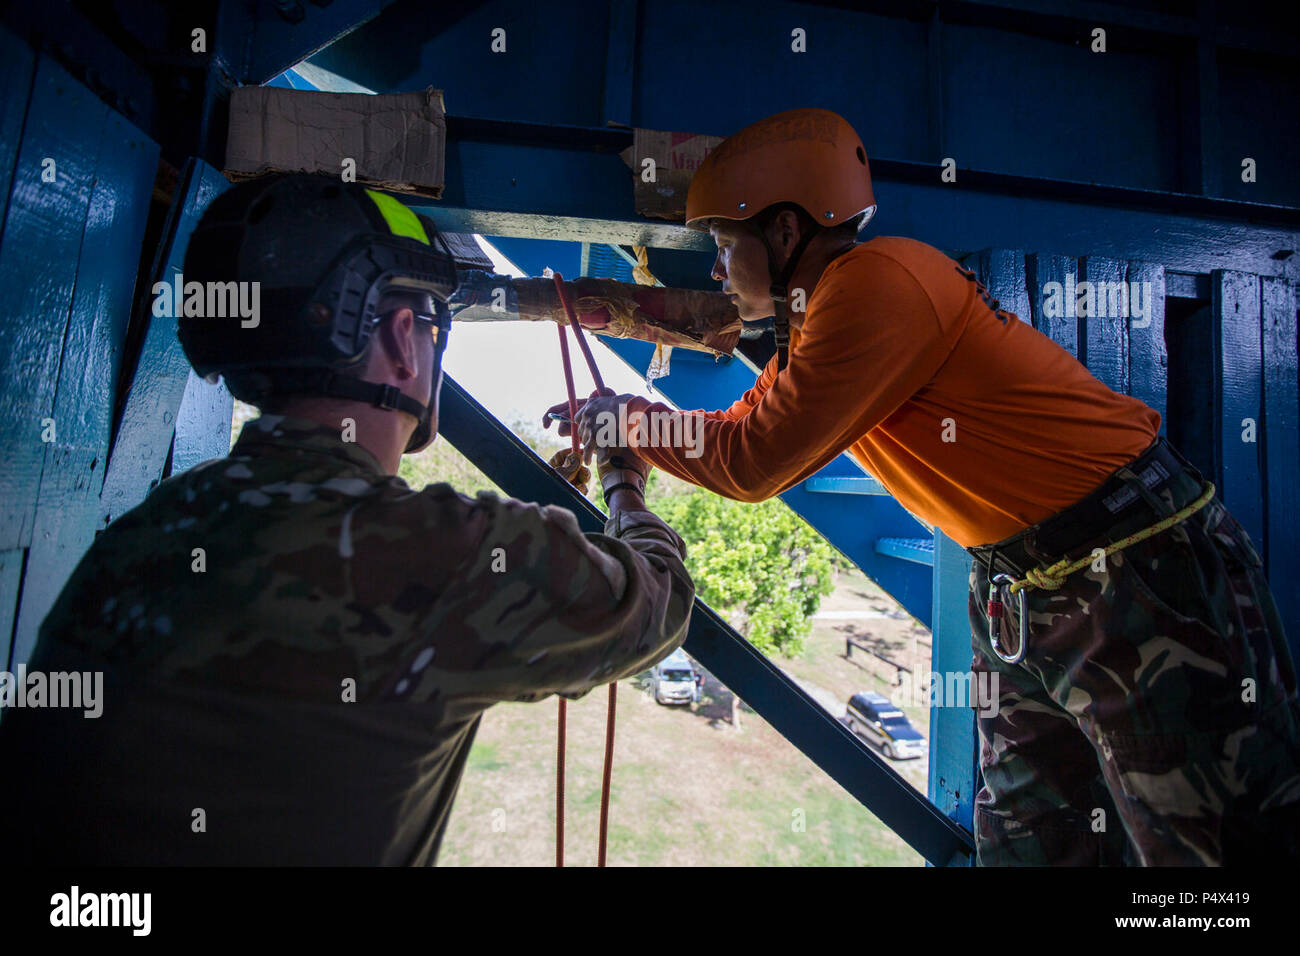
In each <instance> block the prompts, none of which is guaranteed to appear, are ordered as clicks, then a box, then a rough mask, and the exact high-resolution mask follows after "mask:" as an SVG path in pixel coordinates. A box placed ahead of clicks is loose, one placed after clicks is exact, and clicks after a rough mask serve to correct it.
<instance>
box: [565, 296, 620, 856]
mask: <svg viewBox="0 0 1300 956" xmlns="http://www.w3.org/2000/svg"><path fill="white" fill-rule="evenodd" d="M553 276H554V279H555V289H556V291H557V292H558V293H559V295H560V303H561V304H562V305H563V306H564V311H565V312H567V313H568V314H569V324H570V325H571V326H573V334H574V335H575V336H577V338H578V347H579V348H581V349H582V355H583V358H585V359H586V360H587V368H588V369H590V370H591V378H592V380H593V381H594V382H595V383H596V388H597V390H598V391H601V392H604V391H605V381H604V379H602V378H601V377H600V370H599V369H598V368H596V359H595V358H594V357H593V356H592V354H591V348H590V347H589V346H588V345H587V340H586V338H585V337H584V336H583V334H582V325H581V324H580V323H579V322H578V313H577V312H576V311H575V310H574V308H573V303H572V302H571V301H570V299H569V293H568V290H567V289H566V288H565V286H564V277H563V276H562V275H560V274H559V273H558V272H556V273H553ZM555 328H556V331H558V332H559V333H560V358H561V359H562V360H563V363H564V384H565V386H566V387H567V388H568V391H569V419H570V422H571V424H570V425H569V435H570V438H571V440H572V443H573V450H574V452H575V453H579V454H580V453H581V448H580V447H579V446H578V429H577V425H576V424H574V423H572V420H573V419H576V418H577V417H578V399H577V395H576V393H575V391H574V387H573V365H572V363H570V361H569V340H568V338H567V337H566V336H565V334H564V326H563V325H557V326H556V327H555ZM617 701H618V682H617V681H611V682H610V685H609V708H608V711H607V712H606V715H605V769H604V774H603V776H602V778H601V784H600V837H599V842H598V844H597V847H596V865H597V866H604V865H605V847H606V843H607V835H608V831H609V784H610V778H611V777H612V776H613V773H614V711H615V705H616V703H617ZM564 704H565V701H564V698H563V697H561V698H560V734H559V736H560V741H559V753H558V755H557V757H556V761H555V766H556V777H557V779H556V784H555V865H556V866H564V719H565V707H564Z"/></svg>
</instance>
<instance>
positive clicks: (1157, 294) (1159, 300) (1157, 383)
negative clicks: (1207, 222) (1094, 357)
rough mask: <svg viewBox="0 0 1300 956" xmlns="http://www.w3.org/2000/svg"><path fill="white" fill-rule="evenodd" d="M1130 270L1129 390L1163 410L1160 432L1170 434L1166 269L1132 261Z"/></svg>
mask: <svg viewBox="0 0 1300 956" xmlns="http://www.w3.org/2000/svg"><path fill="white" fill-rule="evenodd" d="M1127 274H1128V283H1129V290H1130V302H1129V305H1130V308H1129V313H1130V315H1129V324H1128V387H1129V394H1130V395H1132V396H1133V397H1134V398H1137V399H1140V400H1141V401H1143V402H1145V403H1146V404H1147V405H1148V406H1150V407H1151V408H1154V409H1155V410H1156V411H1157V412H1159V413H1160V434H1162V435H1166V434H1168V422H1166V421H1165V418H1166V414H1165V412H1166V402H1167V395H1168V387H1169V386H1168V382H1169V352H1168V349H1167V348H1166V347H1165V269H1164V266H1162V265H1159V264H1158V263H1154V262H1130V263H1129V264H1128V271H1127ZM1135 293H1136V296H1135ZM1135 305H1136V306H1137V307H1136V308H1134V306H1135ZM1138 313H1142V314H1138Z"/></svg>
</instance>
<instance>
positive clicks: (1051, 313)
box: [1025, 253, 1079, 358]
mask: <svg viewBox="0 0 1300 956" xmlns="http://www.w3.org/2000/svg"><path fill="white" fill-rule="evenodd" d="M1025 269H1026V272H1027V278H1028V284H1029V295H1030V303H1031V306H1032V309H1033V313H1034V327H1035V328H1036V329H1038V331H1040V332H1042V333H1043V334H1044V335H1046V336H1047V337H1048V338H1049V339H1051V340H1052V341H1054V342H1055V343H1056V344H1057V345H1059V346H1061V348H1063V349H1065V350H1066V351H1067V352H1069V353H1070V354H1071V355H1073V356H1075V357H1076V358H1078V356H1079V323H1078V320H1077V318H1076V317H1075V315H1074V311H1075V310H1074V306H1073V305H1072V304H1071V303H1070V302H1068V301H1067V298H1066V292H1067V291H1069V292H1070V293H1071V294H1073V290H1074V286H1075V283H1076V282H1077V281H1078V270H1079V267H1078V262H1077V260H1075V259H1072V258H1070V257H1068V256H1055V255H1045V254H1042V253H1032V254H1030V255H1029V256H1027V257H1026V259H1025Z"/></svg>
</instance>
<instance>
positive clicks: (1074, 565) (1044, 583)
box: [988, 481, 1215, 664]
mask: <svg viewBox="0 0 1300 956" xmlns="http://www.w3.org/2000/svg"><path fill="white" fill-rule="evenodd" d="M1214 494H1215V488H1214V484H1213V482H1209V481H1207V482H1206V483H1205V487H1204V489H1203V490H1202V491H1201V494H1200V497H1198V498H1197V499H1196V500H1195V501H1193V502H1191V503H1190V504H1188V505H1187V506H1186V507H1184V508H1180V509H1179V510H1178V511H1175V512H1174V513H1173V514H1171V515H1168V516H1167V517H1164V518H1161V519H1160V520H1159V521H1157V522H1156V523H1155V524H1153V525H1150V526H1149V527H1146V528H1143V529H1142V530H1141V531H1135V532H1134V533H1133V534H1130V535H1128V536H1127V537H1124V538H1120V539H1119V540H1118V541H1115V542H1113V543H1112V544H1110V545H1109V546H1108V547H1107V548H1105V549H1104V551H1103V554H1102V557H1104V558H1108V557H1110V556H1111V555H1112V554H1114V553H1115V552H1116V551H1122V550H1123V549H1124V548H1127V547H1129V546H1130V545H1133V544H1137V543H1138V542H1139V541H1145V540H1146V539H1147V538H1151V537H1154V536H1155V535H1158V534H1160V533H1161V532H1162V531H1166V530H1168V529H1169V528H1172V527H1173V526H1174V525H1176V524H1181V523H1182V522H1183V521H1186V520H1187V519H1188V518H1190V517H1191V516H1192V515H1194V514H1196V512H1198V511H1200V510H1201V509H1202V508H1204V507H1205V506H1206V505H1208V504H1209V503H1210V502H1211V501H1212V500H1213V499H1214ZM995 554H996V552H995ZM1096 559H1097V555H1096V554H1088V555H1086V556H1085V557H1082V558H1079V559H1077V560H1075V561H1071V560H1069V559H1068V558H1062V559H1061V560H1060V561H1057V562H1056V563H1055V564H1053V565H1050V566H1049V567H1046V568H1030V569H1029V570H1028V571H1026V572H1025V576H1024V577H1023V578H1021V579H1020V580H1019V581H1017V580H1016V579H1015V578H1013V577H1012V576H1011V575H1010V574H997V575H993V576H992V577H990V579H989V586H990V587H989V601H988V617H989V644H991V645H992V647H993V653H994V654H996V655H997V656H998V657H999V659H1001V660H1002V661H1004V662H1006V663H1007V664H1019V663H1020V662H1021V661H1022V660H1023V659H1024V656H1025V649H1026V646H1027V645H1028V643H1029V640H1028V638H1029V615H1028V614H1027V613H1026V612H1027V608H1026V606H1025V592H1026V591H1027V590H1028V589H1029V588H1040V589H1042V590H1044V591H1055V590H1057V589H1058V588H1060V586H1061V585H1062V584H1064V583H1065V579H1066V578H1068V577H1069V576H1070V575H1071V574H1073V573H1074V572H1075V571H1078V570H1080V569H1082V568H1084V567H1086V566H1087V565H1089V564H1091V563H1092V562H1093V561H1095V560H1096ZM993 563H994V562H993V558H992V556H991V557H990V560H989V571H990V574H991V573H992V569H993ZM1004 589H1005V590H1007V591H1008V592H1009V593H1010V594H1012V595H1015V596H1016V597H1017V598H1018V603H1017V609H1018V611H1019V614H1018V617H1019V619H1020V628H1019V631H1020V635H1019V636H1020V643H1019V646H1018V647H1017V648H1016V651H1015V653H1014V654H1004V653H1002V649H1001V648H1000V647H999V646H998V641H999V640H1000V637H1001V629H1000V625H1001V623H1002V617H1003V613H1004V610H1005V604H1004V602H1003V600H1002V591H1003V590H1004Z"/></svg>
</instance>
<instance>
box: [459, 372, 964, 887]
mask: <svg viewBox="0 0 1300 956" xmlns="http://www.w3.org/2000/svg"><path fill="white" fill-rule="evenodd" d="M439 406H440V407H439V433H440V434H441V435H442V436H443V437H444V438H446V439H447V440H448V441H449V442H451V444H452V445H454V446H455V447H456V448H457V449H458V450H459V451H460V452H461V454H463V455H465V457H467V458H468V459H469V460H470V461H472V462H473V463H474V464H475V465H476V466H478V468H480V469H481V470H482V471H483V473H484V474H486V475H487V476H488V478H490V479H491V480H492V481H494V482H496V484H497V485H499V486H500V487H501V488H503V489H505V491H506V492H507V493H508V494H510V495H513V496H515V497H517V498H520V499H522V500H525V501H536V502H538V503H540V504H552V505H557V506H559V507H562V508H567V509H569V510H570V511H572V512H573V513H574V515H575V516H576V517H577V519H578V523H579V524H580V525H581V526H582V528H583V530H584V531H594V532H599V531H600V530H601V529H602V528H603V527H604V524H605V516H604V515H603V514H602V513H601V512H600V511H599V510H598V509H597V508H596V507H595V506H593V505H592V504H591V502H589V501H588V500H587V499H586V498H583V497H582V496H581V495H579V494H578V493H577V492H576V491H575V490H574V489H573V488H572V487H571V486H570V485H569V484H568V482H566V481H565V480H564V479H563V478H561V477H560V476H559V475H558V474H557V473H556V472H555V471H554V470H553V469H552V468H550V467H549V466H548V465H547V464H546V463H545V462H544V461H542V459H541V458H539V457H538V456H537V455H536V454H535V453H534V452H533V450H532V449H531V448H529V447H528V446H527V445H525V444H524V443H523V442H522V441H520V440H519V439H518V438H517V437H516V436H515V435H514V434H513V433H511V431H510V430H509V429H508V428H506V427H505V426H504V425H502V424H501V423H500V422H499V421H497V420H496V419H495V418H494V417H493V416H492V415H491V413H490V412H488V411H487V410H486V409H485V408H483V406H481V405H479V404H478V402H476V401H474V399H473V398H472V397H471V396H470V395H469V393H468V392H466V391H465V390H464V389H463V388H461V387H460V386H459V385H457V384H456V382H455V381H453V380H452V379H451V378H450V377H445V378H444V380H443V385H442V392H441V398H440V401H439ZM685 646H686V650H687V652H688V653H690V654H691V656H692V657H694V658H695V659H696V660H698V661H699V662H700V663H701V664H703V665H704V666H705V667H706V668H707V669H708V670H709V671H710V672H711V673H712V674H713V675H714V676H715V677H717V678H718V680H720V681H721V682H722V683H723V684H724V685H726V686H727V687H728V688H729V689H730V690H731V691H732V692H733V693H735V694H736V695H737V696H738V697H740V699H741V700H743V701H745V703H746V704H748V705H749V706H750V707H752V708H753V709H754V710H755V711H756V712H757V713H758V714H759V716H761V717H762V718H763V719H764V720H766V721H767V722H768V723H769V724H771V725H772V726H773V727H774V728H776V730H777V732H778V733H780V734H781V735H782V736H783V737H785V738H786V739H787V740H788V741H790V743H792V744H793V745H794V746H795V747H797V748H798V749H799V750H800V751H802V752H803V753H804V754H805V755H806V756H807V757H808V758H809V759H810V760H812V761H813V762H814V763H816V764H817V766H819V767H821V768H822V770H824V771H826V773H828V774H829V775H830V776H831V777H832V779H834V780H835V781H836V782H837V783H838V784H839V785H840V786H842V787H843V788H844V789H845V790H847V791H848V792H849V793H850V794H852V795H853V796H854V797H855V798H856V799H857V800H858V801H859V802H861V803H862V805H863V806H865V807H866V808H867V809H868V810H870V811H871V812H872V813H874V814H875V815H876V816H877V817H879V818H880V820H881V822H882V823H884V824H885V826H887V827H889V828H890V829H891V830H893V831H894V832H895V833H897V834H898V835H899V836H900V837H902V839H903V840H904V841H906V842H907V844H908V845H909V846H911V847H912V848H913V849H914V850H916V852H917V853H919V854H920V855H921V856H923V857H924V858H925V859H926V860H928V861H929V862H931V863H933V864H935V865H936V866H943V865H949V864H965V863H967V862H968V861H969V858H970V854H971V847H972V842H971V837H970V834H969V833H968V832H966V831H965V830H963V829H962V828H961V827H959V826H957V824H955V823H953V822H952V821H951V820H949V819H948V818H947V817H946V816H944V815H943V813H941V812H940V811H939V810H938V808H936V807H935V806H934V804H932V803H931V802H930V801H929V800H927V799H926V798H925V796H923V795H922V794H920V793H918V792H917V791H916V790H914V789H913V788H912V787H911V786H910V785H909V784H908V783H907V782H906V781H904V780H903V779H902V778H901V777H899V776H898V775H897V774H896V773H894V771H893V770H891V769H890V768H889V767H888V766H887V765H886V764H885V762H884V760H882V759H881V758H880V757H878V756H876V755H875V754H874V753H872V752H871V750H870V749H869V748H868V747H867V745H866V744H864V743H863V742H862V741H861V740H859V739H858V737H857V736H856V735H854V734H853V732H852V731H850V730H849V729H848V728H847V727H845V726H843V725H842V724H841V723H840V722H839V721H838V720H836V719H835V718H834V717H832V716H831V715H830V714H829V713H827V712H826V710H825V709H824V708H823V707H822V706H821V705H820V704H818V703H817V702H816V701H815V700H814V699H813V698H812V697H810V696H809V695H808V694H807V693H806V692H805V691H804V690H803V689H802V688H800V687H799V685H798V684H796V683H795V682H794V681H792V680H791V679H790V678H789V677H787V676H786V675H785V674H784V673H783V672H782V671H781V670H780V668H778V667H777V666H776V665H775V664H773V663H772V662H771V661H769V660H768V659H767V658H766V657H764V656H763V655H762V654H761V653H759V652H758V651H757V650H755V648H754V647H753V645H751V644H750V643H749V642H748V641H746V640H745V639H744V638H743V637H741V636H740V635H739V634H737V633H736V632H735V631H734V630H732V628H731V627H730V626H728V625H727V623H726V622H725V621H723V620H722V619H721V618H720V617H718V615H717V614H715V613H714V612H713V611H712V610H711V609H710V608H709V607H708V605H706V604H704V603H702V602H701V601H699V600H697V601H696V602H695V609H694V611H693V612H692V614H691V625H690V632H689V635H688V637H687V639H686V645H685Z"/></svg>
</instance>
